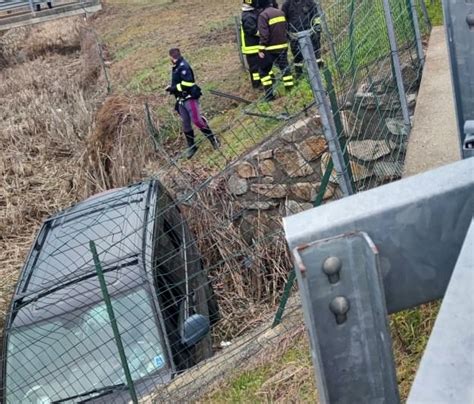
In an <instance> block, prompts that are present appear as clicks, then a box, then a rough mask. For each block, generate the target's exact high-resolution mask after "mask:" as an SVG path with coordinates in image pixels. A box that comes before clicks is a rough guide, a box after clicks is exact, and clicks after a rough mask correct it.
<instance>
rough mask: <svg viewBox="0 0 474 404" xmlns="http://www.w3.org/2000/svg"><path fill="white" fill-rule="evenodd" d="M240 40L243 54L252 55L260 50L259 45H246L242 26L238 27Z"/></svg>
mask: <svg viewBox="0 0 474 404" xmlns="http://www.w3.org/2000/svg"><path fill="white" fill-rule="evenodd" d="M240 42H241V43H242V53H243V54H244V55H253V54H254V53H258V51H259V50H260V46H259V45H253V46H247V44H246V42H245V33H244V29H243V28H242V27H241V28H240Z"/></svg>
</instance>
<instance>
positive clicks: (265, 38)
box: [258, 7, 288, 52]
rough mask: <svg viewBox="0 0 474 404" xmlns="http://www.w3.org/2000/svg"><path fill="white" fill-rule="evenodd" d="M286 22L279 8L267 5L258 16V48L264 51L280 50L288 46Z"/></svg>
mask: <svg viewBox="0 0 474 404" xmlns="http://www.w3.org/2000/svg"><path fill="white" fill-rule="evenodd" d="M287 26H288V24H287V22H286V18H285V14H283V12H282V11H281V10H278V9H276V8H273V7H267V8H266V9H265V10H263V11H262V12H261V13H260V15H259V16H258V32H259V34H260V50H261V51H264V52H281V51H282V50H285V49H287V48H288V39H287Z"/></svg>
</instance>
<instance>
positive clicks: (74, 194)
mask: <svg viewBox="0 0 474 404" xmlns="http://www.w3.org/2000/svg"><path fill="white" fill-rule="evenodd" d="M99 62H100V59H99V57H98V45H97V42H96V41H95V38H94V36H93V34H91V31H90V30H89V28H88V27H87V26H84V23H83V21H82V20H81V19H80V18H78V19H67V20H61V21H57V22H52V23H48V24H44V25H39V26H34V27H28V28H20V29H17V30H11V31H8V32H7V33H5V34H4V35H2V36H1V37H0V149H1V154H0V262H1V263H2V265H1V266H0V326H1V325H2V324H3V319H4V316H5V311H6V309H7V305H8V301H9V299H10V297H11V294H12V291H13V287H14V285H15V281H16V278H17V276H18V273H19V270H20V268H21V266H22V263H23V261H24V259H25V257H26V253H27V251H28V249H29V247H30V245H31V242H32V239H33V237H34V235H35V233H36V231H37V230H38V228H39V225H40V223H41V221H42V220H43V219H44V218H45V217H47V216H48V215H50V214H52V213H54V212H56V211H58V210H60V209H63V208H65V207H67V206H68V205H70V204H72V203H73V202H75V201H77V200H79V199H82V198H84V197H86V196H88V195H90V194H92V193H94V192H98V191H101V190H103V189H106V188H111V187H116V186H121V185H125V184H128V183H130V182H132V181H136V180H138V179H139V178H142V177H143V170H144V167H145V165H146V164H147V162H148V160H149V159H152V158H153V153H154V152H153V147H152V145H151V140H150V139H149V138H147V137H146V136H145V134H144V132H143V131H142V128H141V121H142V120H143V118H142V112H141V111H139V109H138V107H135V106H134V105H135V104H136V103H135V102H134V100H131V99H127V98H126V97H115V96H110V97H107V94H106V85H105V81H104V78H103V75H102V69H101V66H100V63H99ZM142 136H143V138H141V137H142ZM112 162H113V163H112ZM125 162H127V163H125ZM129 162H132V164H129Z"/></svg>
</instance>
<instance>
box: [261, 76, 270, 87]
mask: <svg viewBox="0 0 474 404" xmlns="http://www.w3.org/2000/svg"><path fill="white" fill-rule="evenodd" d="M261 81H262V84H263V85H264V86H269V85H270V86H271V85H272V78H271V77H270V76H265V77H262V79H261Z"/></svg>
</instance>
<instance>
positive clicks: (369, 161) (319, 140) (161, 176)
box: [2, 0, 429, 403]
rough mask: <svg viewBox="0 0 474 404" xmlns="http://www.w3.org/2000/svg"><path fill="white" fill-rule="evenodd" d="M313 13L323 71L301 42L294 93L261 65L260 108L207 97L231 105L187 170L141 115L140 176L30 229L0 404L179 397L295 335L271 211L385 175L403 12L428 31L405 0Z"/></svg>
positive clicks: (393, 146) (411, 61)
mask: <svg viewBox="0 0 474 404" xmlns="http://www.w3.org/2000/svg"><path fill="white" fill-rule="evenodd" d="M384 6H385V8H384ZM319 8H320V10H319V11H320V15H321V18H322V20H321V27H322V30H321V36H322V46H321V48H322V55H321V56H322V59H323V61H324V66H323V67H322V66H321V64H320V66H319V67H318V63H317V62H318V61H317V60H316V55H315V52H314V49H312V45H311V40H310V39H308V38H310V37H311V35H312V33H311V32H307V33H306V34H304V33H299V34H298V35H297V37H292V38H291V39H293V40H294V39H295V38H296V39H297V40H298V41H299V44H300V46H299V50H298V52H301V53H302V56H303V58H304V62H305V66H306V69H305V71H304V74H303V75H302V76H301V77H300V78H299V79H298V80H297V81H296V84H295V86H293V87H292V88H288V86H285V83H284V81H283V76H285V75H286V76H287V75H288V74H289V70H288V71H278V69H274V73H273V78H272V83H273V87H274V91H275V94H276V95H277V99H276V100H275V101H273V102H271V103H269V102H267V101H265V99H264V94H261V97H259V98H258V99H257V100H253V101H249V100H247V99H245V98H243V97H240V96H239V95H238V94H227V93H223V92H220V91H214V96H215V97H220V98H221V99H222V100H226V102H232V103H233V104H232V105H233V106H234V113H233V114H232V116H231V117H227V119H226V121H225V122H222V121H219V119H217V118H214V119H212V120H211V121H210V125H211V128H212V129H213V130H214V131H215V133H216V134H217V136H218V137H219V138H220V140H221V143H222V146H221V148H220V149H219V150H211V145H210V144H208V142H207V139H206V138H205V137H204V136H203V137H202V138H198V140H197V143H198V146H199V148H200V149H201V150H202V151H205V153H203V154H202V156H201V160H199V165H198V164H196V165H194V166H193V164H192V161H191V164H190V163H187V162H186V161H185V150H183V151H182V152H175V151H173V150H170V149H169V148H167V147H166V145H165V144H164V143H165V137H166V136H165V134H164V129H166V128H165V127H164V126H160V125H157V124H156V123H155V119H154V113H155V111H154V110H153V108H150V107H149V106H148V104H147V105H145V106H144V115H145V119H144V122H145V123H144V130H145V134H146V138H145V139H146V141H149V142H151V141H152V142H153V145H154V148H155V157H156V159H157V161H159V169H158V170H157V172H156V175H155V176H154V177H153V178H152V179H149V180H147V181H144V182H142V183H139V184H136V185H131V186H129V187H126V188H121V189H119V190H113V191H109V192H106V193H104V194H99V195H97V196H94V197H92V198H90V199H87V200H85V201H83V202H81V203H79V204H77V205H75V206H73V207H72V208H69V209H67V210H66V211H63V212H62V213H59V214H57V215H56V216H53V217H52V218H50V219H48V220H47V221H46V222H45V223H44V225H43V227H42V228H41V230H40V232H39V234H38V236H37V238H36V240H35V242H34V244H33V248H32V250H31V251H30V254H29V256H28V259H27V262H26V265H25V267H24V268H23V271H22V273H21V275H20V280H19V283H18V286H17V289H16V292H15V294H14V296H13V300H12V306H11V310H10V311H9V314H8V317H7V321H6V328H5V330H6V332H5V334H4V339H3V342H4V351H3V357H2V363H3V365H2V381H3V391H2V394H3V398H4V400H3V401H4V402H6V403H16V402H32V403H40V402H41V403H46V402H51V403H52V402H83V401H87V400H91V401H94V402H107V403H109V402H114V403H119V402H128V401H129V400H130V399H132V400H135V398H137V399H138V400H142V401H149V402H162V401H179V400H185V401H193V400H195V399H197V397H198V395H197V394H198V393H201V392H204V391H206V389H208V388H209V386H211V385H212V383H213V382H215V381H216V380H219V379H220V378H222V377H223V376H224V375H226V374H228V373H230V372H232V371H235V369H237V368H239V367H240V366H242V365H243V364H244V363H247V362H248V361H250V360H251V359H252V358H253V357H256V356H258V355H265V352H267V351H268V350H271V349H272V347H275V346H278V343H279V341H280V340H281V339H282V338H284V336H285V335H286V334H287V333H288V332H289V331H291V330H293V329H295V327H297V326H298V325H299V324H301V323H302V318H301V312H300V309H299V302H298V299H297V297H296V296H295V297H290V292H291V290H292V287H293V281H294V277H293V274H292V272H291V263H290V260H289V254H288V252H287V248H286V243H285V240H284V236H283V229H282V228H281V217H282V216H285V215H289V214H293V213H297V212H300V211H302V210H305V209H309V208H311V207H313V206H317V205H320V204H322V203H326V202H328V201H330V200H332V199H337V198H340V197H343V196H344V195H345V194H348V193H351V192H358V191H362V190H365V189H368V188H371V187H374V186H378V185H380V184H383V183H385V182H387V181H391V180H394V179H397V178H399V177H400V176H401V173H402V170H403V159H404V155H405V149H406V144H407V139H408V135H409V129H410V125H411V122H410V117H411V115H412V112H413V108H414V106H415V103H416V93H417V89H418V86H419V83H420V78H421V72H422V65H423V61H422V60H421V59H420V53H419V49H418V52H417V46H419V45H420V43H419V41H417V33H416V32H417V31H416V24H414V18H417V23H418V25H420V26H421V31H422V34H426V33H427V32H428V30H429V28H428V27H427V26H426V23H425V20H424V19H423V18H422V15H421V14H418V15H417V14H416V13H414V10H415V9H416V10H418V11H417V12H418V13H419V11H420V10H419V9H418V8H417V6H416V5H415V8H414V7H412V2H410V1H405V0H390V1H382V0H375V1H373V0H362V1H354V0H328V1H322V2H321V3H320V4H319ZM390 15H391V16H392V19H393V33H394V35H393V36H392V37H391V36H390V33H389V31H390V18H389V16H390ZM387 26H388V27H389V28H387ZM420 38H421V37H420ZM394 45H395V46H394ZM97 49H98V50H100V59H101V64H102V66H103V68H104V70H105V71H106V70H107V69H106V66H105V63H104V60H103V57H102V47H97ZM295 56H297V55H292V56H291V58H295ZM216 63H218V61H217V60H216ZM294 67H295V66H294V63H293V62H290V69H291V71H294ZM397 72H398V73H397ZM106 78H107V83H108V86H107V87H108V90H109V91H112V90H113V89H114V87H113V86H111V85H110V81H109V78H108V77H106ZM397 80H398V81H397ZM400 80H402V81H400ZM401 88H403V89H404V91H402V92H401V91H400V89H401ZM208 96H210V95H208ZM405 103H406V104H405ZM404 105H405V106H406V108H407V109H406V111H404V110H403V108H404ZM112 107H113V105H109V108H112ZM407 113H408V119H407V115H406V114H407ZM112 115H113V116H114V117H115V119H118V120H124V119H126V118H124V116H126V115H125V114H122V115H117V114H116V113H113V114H112ZM142 142H143V140H142ZM97 154H98V155H99V157H98V158H97V160H94V161H95V163H96V167H95V169H94V170H91V172H90V176H91V177H93V176H96V180H97V181H102V183H103V187H104V188H107V187H110V186H109V185H110V184H113V181H108V180H107V178H106V177H107V176H108V175H112V174H113V173H114V172H115V171H114V170H116V168H115V166H114V161H113V159H111V158H110V155H108V154H107V153H97ZM278 306H279V308H278ZM277 308H278V312H277V314H276V318H275V313H276V310H277Z"/></svg>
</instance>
